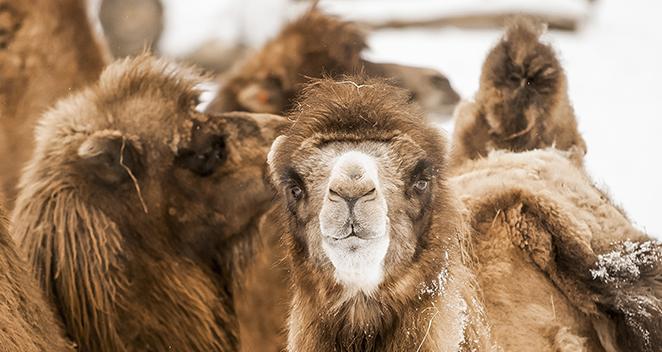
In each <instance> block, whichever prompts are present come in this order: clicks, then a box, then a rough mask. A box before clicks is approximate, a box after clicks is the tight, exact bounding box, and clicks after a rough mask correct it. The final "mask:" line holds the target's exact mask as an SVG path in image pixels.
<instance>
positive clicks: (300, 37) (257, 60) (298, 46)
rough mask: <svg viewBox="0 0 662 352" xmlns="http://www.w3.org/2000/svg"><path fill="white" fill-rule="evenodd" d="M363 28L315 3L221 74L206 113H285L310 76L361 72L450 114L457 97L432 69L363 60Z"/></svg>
mask: <svg viewBox="0 0 662 352" xmlns="http://www.w3.org/2000/svg"><path fill="white" fill-rule="evenodd" d="M366 48H367V43H366V39H365V35H364V33H363V31H361V30H360V29H359V27H358V26H357V25H356V24H354V23H351V22H345V21H341V20H339V19H338V18H335V17H332V16H329V15H326V14H324V13H322V12H321V11H319V10H317V9H316V8H315V7H313V8H312V9H310V10H309V11H307V12H306V13H304V14H303V15H302V16H301V17H300V18H298V19H296V20H295V21H293V22H291V23H289V24H288V25H286V26H285V27H284V28H283V29H282V30H281V32H280V33H279V34H278V35H277V36H276V37H275V38H273V39H272V40H271V41H269V42H268V43H266V44H265V45H264V46H263V47H262V48H261V49H260V50H259V51H258V52H257V53H255V54H254V55H252V56H249V57H248V58H247V59H246V60H244V61H241V62H239V63H238V65H236V66H235V67H234V68H233V69H231V70H230V72H229V73H227V74H225V75H224V76H223V77H222V78H221V88H220V90H219V92H218V93H217V95H216V97H215V98H214V100H213V101H212V102H211V104H210V105H209V107H208V110H209V111H252V112H264V113H274V114H283V113H285V112H287V111H289V110H290V109H291V108H292V107H293V104H294V102H295V99H296V97H297V95H298V94H299V93H300V91H301V88H302V87H303V86H304V84H305V83H307V82H308V80H309V79H310V78H322V77H324V76H339V75H342V74H351V73H355V72H358V71H364V72H365V73H366V74H368V75H371V76H376V77H387V78H391V79H392V80H393V81H394V82H395V83H396V84H398V85H401V86H403V87H405V88H407V89H408V90H409V94H410V98H411V99H413V100H416V101H418V102H419V103H420V104H421V105H422V106H423V107H424V108H425V109H426V111H428V112H431V113H438V114H450V113H451V112H452V110H453V108H454V107H455V105H456V103H457V102H458V101H459V95H458V94H457V93H456V92H455V91H454V90H453V88H452V86H451V84H450V82H449V81H448V79H447V78H446V77H445V76H444V75H442V74H441V73H439V72H438V71H436V70H433V69H426V68H417V67H410V66H403V65H396V64H383V63H374V62H370V61H368V60H365V59H362V58H361V52H362V51H363V50H364V49H366Z"/></svg>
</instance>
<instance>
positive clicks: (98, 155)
mask: <svg viewBox="0 0 662 352" xmlns="http://www.w3.org/2000/svg"><path fill="white" fill-rule="evenodd" d="M139 151H140V149H139V147H138V146H137V143H136V142H135V141H133V140H131V139H129V138H127V137H126V136H124V135H122V134H121V133H120V132H119V131H101V132H97V133H94V134H92V135H91V136H89V137H88V138H87V139H86V140H85V141H84V142H83V143H82V144H81V145H80V147H78V156H79V157H80V163H79V168H80V171H81V172H83V173H86V174H88V175H90V176H91V177H92V178H93V179H95V180H98V181H101V182H102V183H105V184H108V185H118V184H121V183H123V182H127V181H129V180H130V179H131V178H133V177H137V176H138V175H140V173H141V171H142V168H141V163H140V152H139Z"/></svg>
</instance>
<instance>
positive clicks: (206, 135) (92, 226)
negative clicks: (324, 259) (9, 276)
mask: <svg viewBox="0 0 662 352" xmlns="http://www.w3.org/2000/svg"><path fill="white" fill-rule="evenodd" d="M202 79H203V78H201V77H200V76H199V74H198V72H196V71H195V70H193V69H189V68H186V67H180V66H176V65H174V64H172V63H168V62H166V61H163V60H157V59H154V58H152V57H150V56H148V55H143V56H140V57H138V58H135V59H128V60H124V61H118V62H116V63H114V64H111V65H110V66H109V67H108V68H107V69H105V70H104V72H103V73H102V75H101V78H100V80H99V81H98V82H97V83H96V84H94V85H93V86H91V87H89V88H87V89H85V90H84V91H82V92H80V93H78V94H76V95H74V96H72V97H70V98H68V99H66V100H63V101H61V102H59V103H58V104H57V106H56V107H55V108H54V109H53V110H51V111H49V112H48V113H46V114H45V116H44V117H43V118H42V120H41V121H40V125H39V128H38V130H37V148H36V151H35V154H34V156H33V158H32V160H31V161H30V163H29V165H28V167H27V169H26V172H25V174H24V175H23V177H22V179H21V183H20V194H19V197H18V199H17V203H16V207H15V209H14V213H13V217H12V220H13V224H14V227H15V235H16V236H17V238H18V240H19V241H20V243H21V246H22V248H23V250H25V251H26V253H27V254H28V257H29V261H30V264H31V266H32V268H33V269H34V271H35V272H36V274H37V276H38V277H39V279H40V280H41V282H40V283H41V286H42V288H44V290H45V291H46V292H47V294H48V296H49V297H50V298H51V299H52V300H53V302H55V304H56V305H57V307H58V309H59V311H60V313H61V315H62V316H63V318H64V321H65V324H66V329H67V332H68V333H69V334H70V335H71V336H72V337H73V339H74V340H75V341H76V342H77V343H78V344H79V346H80V348H81V350H83V351H166V350H173V351H235V350H237V348H238V344H239V341H238V336H237V335H238V331H237V330H238V328H237V321H236V315H235V312H234V305H233V297H234V294H235V293H236V287H235V282H236V281H238V280H237V276H238V275H240V274H241V270H242V269H243V268H244V267H245V265H246V263H247V262H249V261H250V260H251V259H252V256H253V254H252V253H253V247H254V242H255V241H256V239H257V236H256V233H257V232H258V231H259V224H260V219H261V216H262V215H263V214H264V213H265V212H266V210H267V209H268V208H269V206H270V200H271V198H272V196H271V194H270V191H269V188H268V187H269V186H268V183H267V182H266V178H265V176H264V174H265V172H266V164H265V162H264V160H265V159H266V152H267V148H268V146H269V145H270V144H271V141H272V139H273V138H274V137H275V133H276V132H277V129H278V128H279V126H281V125H282V124H283V122H282V118H280V117H278V116H269V115H250V114H246V113H229V114H225V115H211V116H210V115H204V114H202V113H199V112H197V111H195V110H194V109H195V107H196V105H197V104H198V95H199V92H198V91H197V89H196V87H197V85H198V84H199V83H200V82H201V81H202Z"/></svg>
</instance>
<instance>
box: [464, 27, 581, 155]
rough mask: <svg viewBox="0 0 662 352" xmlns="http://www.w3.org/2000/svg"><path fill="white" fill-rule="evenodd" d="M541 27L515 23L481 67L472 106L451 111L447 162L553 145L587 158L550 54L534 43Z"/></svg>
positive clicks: (562, 79) (563, 79) (560, 73)
mask: <svg viewBox="0 0 662 352" xmlns="http://www.w3.org/2000/svg"><path fill="white" fill-rule="evenodd" d="M543 31H544V26H542V25H541V24H538V23H536V22H534V21H533V20H529V19H526V18H519V19H518V20H516V21H515V22H513V23H512V24H511V25H510V26H509V27H508V29H507V30H506V33H505V35H504V36H503V38H502V39H501V40H500V41H499V43H498V44H497V45H496V46H495V47H494V48H493V49H492V50H491V51H490V53H489V54H488V55H487V58H486V59H485V63H484V64H483V70H482V74H481V77H480V88H479V90H478V93H477V94H476V97H475V101H471V102H463V103H461V104H460V106H459V107H458V108H457V110H456V113H455V114H456V124H455V135H454V138H453V157H452V160H451V161H452V163H453V164H455V163H457V162H461V161H462V160H464V159H476V158H480V157H484V156H486V155H487V154H488V152H489V151H490V150H494V149H507V150H512V151H523V150H531V149H535V148H545V147H551V146H554V147H556V148H558V149H561V150H568V149H570V148H575V149H576V150H577V151H578V152H581V153H582V154H584V153H586V144H585V143H584V139H583V138H582V136H581V135H580V134H579V132H578V131H577V121H576V119H575V113H574V110H573V109H572V105H571V104H570V101H569V98H568V93H567V82H566V76H565V73H564V72H563V68H562V67H561V64H560V63H559V61H558V59H557V58H556V55H555V54H554V50H553V49H552V47H551V46H550V45H548V44H544V43H541V42H540V41H539V38H540V36H541V35H542V33H543Z"/></svg>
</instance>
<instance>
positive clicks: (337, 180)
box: [268, 77, 662, 352]
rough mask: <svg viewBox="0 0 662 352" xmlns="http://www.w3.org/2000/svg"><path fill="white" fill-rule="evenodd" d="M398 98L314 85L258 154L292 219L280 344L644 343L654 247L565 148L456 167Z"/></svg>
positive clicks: (656, 255)
mask: <svg viewBox="0 0 662 352" xmlns="http://www.w3.org/2000/svg"><path fill="white" fill-rule="evenodd" d="M405 94H406V93H404V92H402V91H401V90H398V89H397V88H395V87H392V86H389V85H388V84H386V83H384V82H383V81H378V80H364V79H363V78H361V77H354V78H352V77H347V78H343V79H342V80H339V81H333V80H330V79H326V80H320V81H316V82H313V83H311V85H310V86H309V87H308V88H306V89H305V90H304V95H303V98H302V100H301V101H300V103H299V106H300V107H299V108H298V109H296V110H295V111H293V112H292V113H291V114H290V115H289V119H290V120H292V121H294V123H293V124H292V126H291V127H290V128H289V129H288V130H287V132H286V133H285V134H284V135H282V136H279V137H278V138H277V139H276V140H275V141H274V144H273V146H272V149H271V151H270V152H269V156H268V164H269V167H270V174H271V179H272V183H273V184H274V185H275V186H276V188H277V189H278V192H279V198H280V203H281V204H280V212H281V216H282V217H283V219H284V220H283V222H285V223H286V224H287V227H288V228H287V229H285V231H284V234H283V236H284V242H285V245H286V248H287V252H288V263H289V266H290V270H291V274H292V277H291V280H292V291H293V292H292V296H293V297H292V304H291V313H290V320H289V323H288V326H289V334H288V347H289V350H290V351H316V350H323V351H324V350H335V351H404V350H412V351H469V350H471V351H473V350H477V351H492V350H494V351H500V350H504V351H530V350H535V351H609V352H612V351H655V349H656V348H657V346H660V345H661V344H662V325H661V324H662V323H661V322H662V319H660V318H661V317H662V300H660V297H662V284H661V283H662V260H661V258H662V244H660V243H659V242H656V241H653V240H651V238H650V237H649V236H647V235H646V234H644V233H642V232H641V231H639V230H637V229H636V228H634V227H633V226H632V225H631V223H630V222H629V220H628V219H627V217H626V216H625V214H624V212H623V211H622V210H621V209H620V208H618V207H616V206H614V205H613V203H612V202H611V200H610V199H609V198H608V197H606V195H605V193H604V192H602V191H600V190H599V189H597V188H596V187H594V186H593V183H592V181H591V180H590V178H589V177H588V176H587V174H586V173H585V171H584V170H583V168H582V167H581V164H579V163H578V162H577V160H576V156H577V153H576V151H575V150H569V151H564V150H559V149H554V148H547V149H535V150H531V151H525V152H512V151H507V150H504V151H496V152H493V153H491V154H489V155H488V157H486V158H482V159H478V160H467V161H465V162H464V163H463V164H462V165H461V166H460V167H458V168H452V167H450V165H448V162H447V160H446V150H445V148H446V146H445V139H444V137H443V135H441V134H440V132H439V131H437V130H435V129H433V128H432V127H427V126H425V125H421V124H420V123H419V124H417V123H415V121H417V119H418V118H419V117H420V116H418V114H420V112H418V111H417V110H416V108H415V107H413V106H412V105H411V104H409V103H408V102H407V100H406V97H405ZM358 117H360V118H358Z"/></svg>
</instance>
